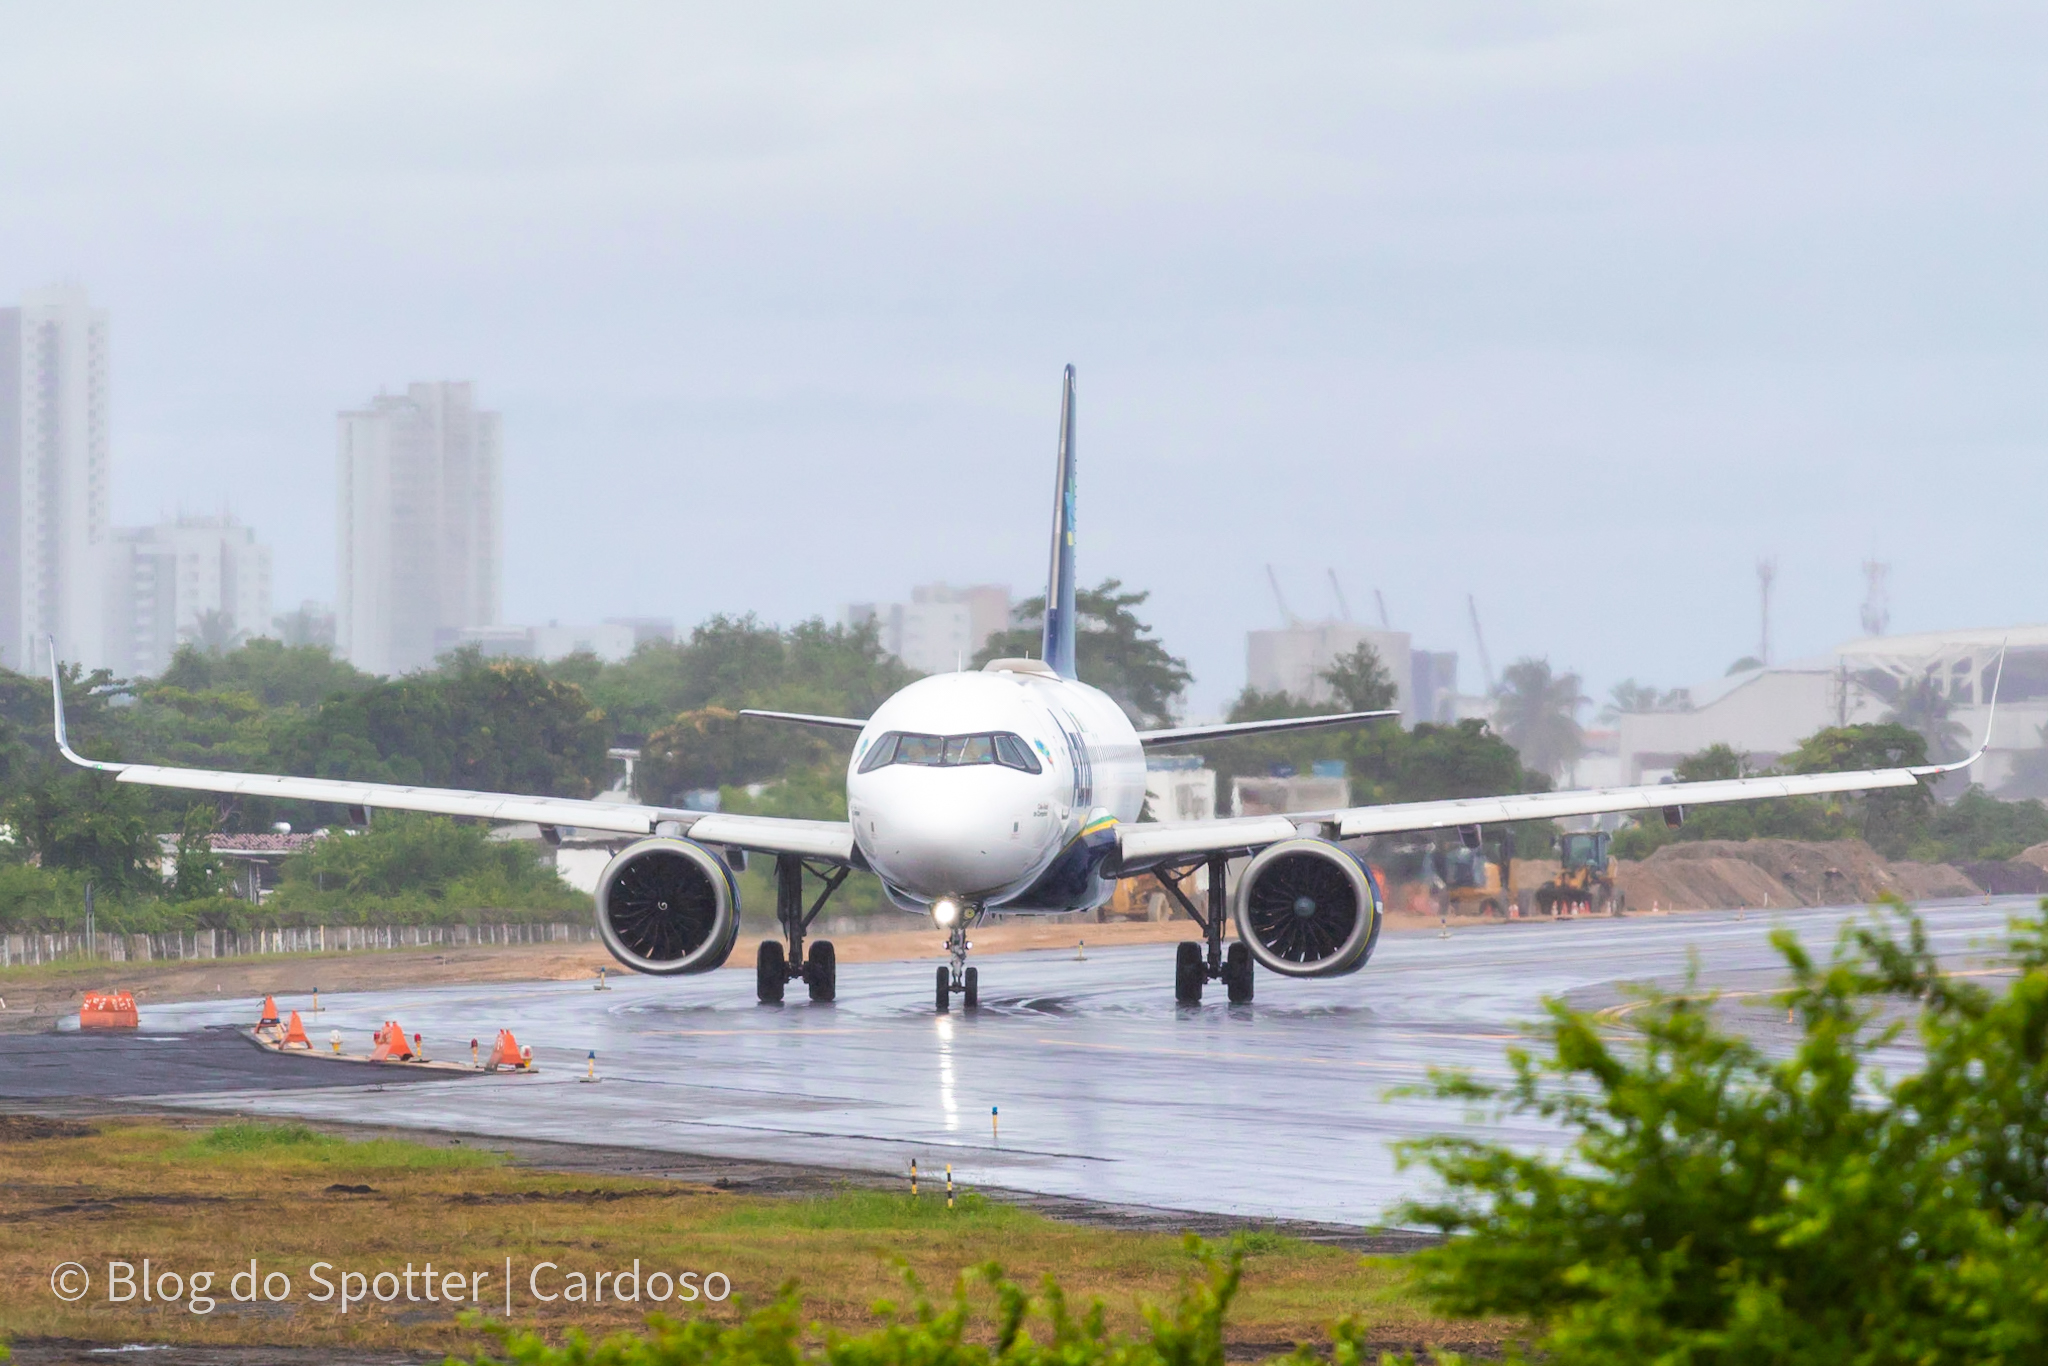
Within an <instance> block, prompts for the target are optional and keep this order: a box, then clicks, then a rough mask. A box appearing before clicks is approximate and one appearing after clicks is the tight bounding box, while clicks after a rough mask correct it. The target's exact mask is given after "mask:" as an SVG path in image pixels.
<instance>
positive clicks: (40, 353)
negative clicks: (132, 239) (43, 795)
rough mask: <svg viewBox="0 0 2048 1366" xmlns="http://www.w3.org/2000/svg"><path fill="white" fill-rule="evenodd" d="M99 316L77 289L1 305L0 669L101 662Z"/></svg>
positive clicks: (102, 395) (104, 654) (103, 394)
mask: <svg viewBox="0 0 2048 1366" xmlns="http://www.w3.org/2000/svg"><path fill="white" fill-rule="evenodd" d="M107 444H108V443H107V314H106V310H104V309H97V308H94V307H92V305H91V304H90V303H89V302H88V301H87V299H86V296H85V290H84V289H83V288H81V287H79V286H77V285H61V286H58V287H55V288H52V289H42V290H32V291H30V292H29V293H27V294H25V295H24V296H23V298H22V302H21V306H20V307H19V308H0V665H5V666H6V667H8V668H10V669H17V670H25V671H39V670H41V669H43V668H45V667H47V664H46V661H45V660H44V657H43V646H42V642H43V637H45V636H52V637H54V638H55V639H56V642H57V653H58V655H59V656H60V657H62V658H63V659H66V660H70V661H76V662H79V663H82V664H85V665H86V666H87V667H89V668H97V667H99V666H102V665H105V664H107V663H109V662H110V658H109V655H108V651H107V643H106V638H105V631H104V613H105V598H104V595H103V592H102V587H101V583H102V578H101V576H102V571H103V568H104V560H105V558H106V551H107V534H108V527H107V475H108V471H107V463H108V460H107Z"/></svg>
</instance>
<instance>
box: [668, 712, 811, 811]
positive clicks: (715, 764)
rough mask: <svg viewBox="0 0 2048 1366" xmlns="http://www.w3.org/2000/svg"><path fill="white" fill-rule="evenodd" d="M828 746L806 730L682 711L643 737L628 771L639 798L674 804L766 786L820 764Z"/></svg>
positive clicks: (728, 715) (726, 714) (735, 716)
mask: <svg viewBox="0 0 2048 1366" xmlns="http://www.w3.org/2000/svg"><path fill="white" fill-rule="evenodd" d="M828 745H829V742H828V741H827V740H826V739H825V737H823V736H821V735H819V734H818V733H817V732H816V731H814V730H812V729H810V728H809V727H799V726H786V725H778V724H776V723H774V722H762V721H746V720H742V719H741V717H740V716H739V714H738V713H737V712H734V711H732V710H731V709H729V708H726V707H699V708H698V709H697V710H695V711H686V712H684V713H683V714H682V715H680V716H678V717H676V719H675V720H674V721H672V722H670V723H669V724H668V725H666V726H663V727H662V728H661V729H660V730H657V731H655V732H654V734H652V735H650V736H648V737H647V742H646V743H645V744H644V745H642V746H641V747H640V762H639V763H638V764H637V765H635V767H634V770H633V781H634V784H635V785H636V786H637V787H638V788H639V790H640V792H639V795H640V799H641V800H642V801H645V802H652V803H657V804H660V805H670V806H673V805H678V804H680V803H681V802H682V800H683V794H685V793H686V792H691V791H695V790H700V789H704V788H717V787H724V786H734V787H739V786H745V785H746V784H749V783H758V782H765V781H767V780H769V779H771V778H774V777H777V776H779V775H781V774H784V773H787V772H788V771H789V770H791V769H792V768H801V767H803V766H806V765H817V764H820V763H822V762H823V761H824V760H825V759H826V758H827V756H828V755H829V754H830V753H831V752H832V751H831V749H830V748H829V747H828Z"/></svg>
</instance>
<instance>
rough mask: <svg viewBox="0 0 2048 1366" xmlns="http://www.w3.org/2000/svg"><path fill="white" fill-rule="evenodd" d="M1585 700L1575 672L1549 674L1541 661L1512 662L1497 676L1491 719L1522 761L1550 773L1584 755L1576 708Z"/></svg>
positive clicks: (1544, 660)
mask: <svg viewBox="0 0 2048 1366" xmlns="http://www.w3.org/2000/svg"><path fill="white" fill-rule="evenodd" d="M1587 700H1588V699H1587V698H1586V696H1585V695H1584V694H1583V693H1581V692H1580V691H1579V676H1578V675H1577V674H1572V673H1566V674H1560V673H1553V672H1552V671H1551V668H1550V661H1549V660H1547V659H1518V660H1516V661H1515V662H1514V663H1512V664H1510V665H1508V667H1507V668H1506V669H1505V670H1503V671H1502V672H1501V676H1500V691H1499V693H1498V694H1497V695H1496V696H1495V698H1494V720H1495V723H1496V724H1497V725H1498V726H1499V727H1500V734H1501V738H1502V739H1504V740H1506V741H1507V742H1508V743H1509V744H1511V745H1513V746H1514V747H1515V750H1516V752H1517V753H1519V754H1520V755H1521V756H1522V762H1523V763H1525V764H1527V765H1528V766H1529V767H1530V768H1532V769H1534V770H1536V771H1537V772H1538V773H1548V774H1552V775H1556V774H1559V773H1562V772H1563V771H1564V770H1565V768H1566V767H1568V766H1569V765H1570V764H1572V763H1573V762H1574V761H1575V760H1577V759H1578V757H1579V756H1580V755H1581V754H1583V753H1585V752H1586V745H1585V741H1584V740H1583V739H1582V738H1581V736H1580V734H1579V708H1581V707H1583V706H1585V705H1586V702H1587Z"/></svg>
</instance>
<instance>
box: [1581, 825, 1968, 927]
mask: <svg viewBox="0 0 2048 1366" xmlns="http://www.w3.org/2000/svg"><path fill="white" fill-rule="evenodd" d="M1619 880H1620V883H1621V887H1622V890H1623V891H1624V892H1626V893H1627V895H1628V904H1629V907H1630V909H1632V910H1648V909H1649V908H1650V907H1651V906H1652V905H1653V904H1655V905H1658V906H1661V907H1663V908H1665V909H1667V910H1726V909H1730V908H1734V907H1742V906H1754V907H1759V908H1762V907H1767V906H1839V905H1845V904H1853V903H1856V902H1869V901H1875V900H1877V899H1878V898H1879V897H1882V896H1886V895H1892V896H1900V897H1904V898H1906V899H1907V900H1908V901H1920V900H1927V899H1931V898H1935V897H1951V896H1974V895H1977V894H1978V893H1980V892H1981V891H1982V890H1983V889H1982V888H1980V887H1979V886H1978V885H1977V884H1976V883H1975V882H1972V881H1971V880H1970V879H1969V878H1968V877H1966V876H1964V875H1963V874H1962V873H1961V872H1959V871H1957V870H1956V869H1954V868H1951V867H1949V866H1948V865H1947V864H1925V863H1887V862H1886V861H1885V860H1884V859H1883V858H1881V857H1879V855H1878V853H1877V851H1876V850H1874V849H1872V848H1871V847H1870V846H1869V845H1867V844H1865V843H1864V842H1863V841H1861V840H1834V841H1830V842H1828V843H1824V844H1814V843H1807V842H1805V841H1802V840H1741V841H1737V840H1700V841H1697V842H1693V843H1686V844H1667V845H1665V846H1664V847H1663V848H1662V849H1659V850H1658V851H1657V852H1656V853H1654V854H1652V855H1651V856H1650V857H1649V858H1647V859H1644V860H1643V861H1642V862H1641V863H1624V864H1623V865H1622V867H1621V871H1620V876H1619Z"/></svg>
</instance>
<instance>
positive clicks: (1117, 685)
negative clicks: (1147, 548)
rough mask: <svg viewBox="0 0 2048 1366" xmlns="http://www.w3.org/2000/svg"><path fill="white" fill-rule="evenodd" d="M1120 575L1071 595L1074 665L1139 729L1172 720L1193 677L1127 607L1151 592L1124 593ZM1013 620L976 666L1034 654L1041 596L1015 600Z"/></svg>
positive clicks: (1041, 629)
mask: <svg viewBox="0 0 2048 1366" xmlns="http://www.w3.org/2000/svg"><path fill="white" fill-rule="evenodd" d="M1122 589H1123V582H1122V581H1121V580H1119V579H1104V580H1103V581H1102V582H1101V583H1100V584H1098V585H1097V586H1096V587H1094V588H1083V589H1081V590H1079V591H1078V592H1076V593H1075V594H1074V614H1075V617H1076V618H1077V620H1076V622H1075V633H1074V668H1075V671H1076V672H1077V673H1079V674H1080V676H1081V681H1082V682H1084V683H1089V684H1092V685H1094V686H1095V687H1098V688H1100V689H1102V691H1104V692H1106V693H1108V694H1109V695H1110V696H1111V697H1112V698H1114V699H1115V700H1116V703H1117V705H1118V706H1120V707H1122V708H1123V709H1124V714H1125V715H1127V716H1129V717H1130V718H1131V724H1132V725H1135V726H1137V727H1139V728H1141V729H1144V728H1147V727H1159V726H1167V725H1171V724H1172V723H1173V717H1174V713H1175V711H1176V709H1177V708H1178V705H1179V702H1180V697H1181V694H1182V693H1184V692H1186V691H1187V686H1188V683H1189V682H1190V681H1191V680H1192V679H1193V677H1194V675H1192V674H1190V673H1189V672H1188V666H1187V661H1186V660H1184V659H1178V658H1176V657H1174V656H1173V655H1170V654H1168V653H1167V652H1166V646H1165V645H1163V644H1161V643H1160V642H1159V641H1157V640H1155V639H1153V638H1152V628H1151V627H1150V626H1148V625H1146V624H1145V623H1144V622H1142V621H1140V620H1139V619H1138V616H1137V614H1136V613H1135V612H1133V611H1132V610H1131V609H1132V608H1134V607H1142V606H1143V605H1144V604H1145V602H1146V600H1147V599H1149V598H1150V597H1151V596H1152V595H1151V594H1150V593H1126V592H1123V591H1122ZM1016 621H1017V624H1016V625H1015V626H1013V627H1012V628H1011V629H1009V630H1007V631H1000V632H998V633H996V634H995V635H993V636H991V637H990V638H989V641H988V644H987V645H985V646H983V647H982V649H981V650H980V651H979V652H978V653H976V655H975V656H974V663H975V667H977V668H979V667H980V666H982V665H984V664H986V663H988V662H989V661H990V660H991V659H1016V658H1023V657H1027V656H1036V655H1037V654H1038V652H1039V649H1040V647H1041V646H1042V645H1043V643H1044V634H1045V599H1044V598H1043V597H1036V598H1030V599H1027V600H1026V601H1024V602H1022V603H1020V604H1019V605H1018V607H1017V612H1016Z"/></svg>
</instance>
